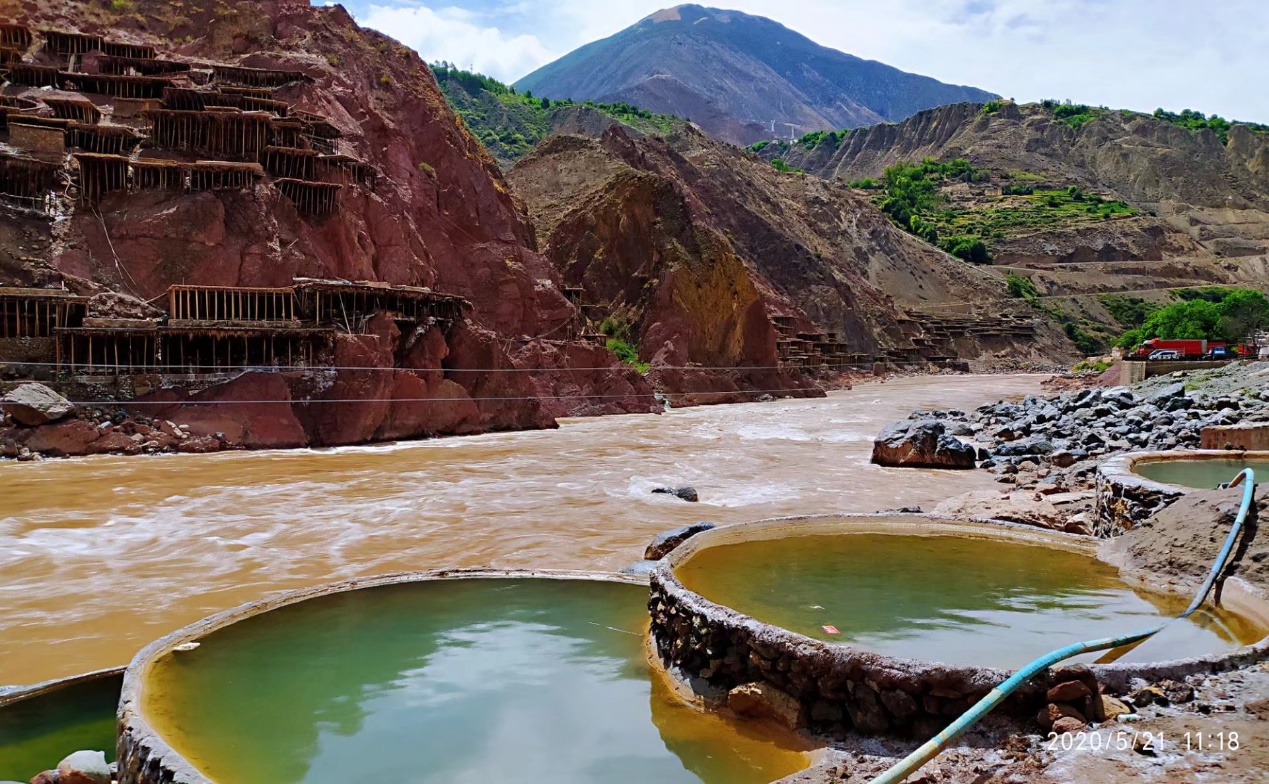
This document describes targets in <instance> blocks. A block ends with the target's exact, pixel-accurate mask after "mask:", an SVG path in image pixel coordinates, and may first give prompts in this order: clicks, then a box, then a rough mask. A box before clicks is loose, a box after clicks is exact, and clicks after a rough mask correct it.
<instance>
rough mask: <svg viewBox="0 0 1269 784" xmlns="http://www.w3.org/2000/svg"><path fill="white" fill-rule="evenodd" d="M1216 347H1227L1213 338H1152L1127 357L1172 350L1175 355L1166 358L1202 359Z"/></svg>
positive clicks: (1143, 357) (1137, 357) (1139, 357)
mask: <svg viewBox="0 0 1269 784" xmlns="http://www.w3.org/2000/svg"><path fill="white" fill-rule="evenodd" d="M1217 348H1224V349H1228V348H1229V346H1228V344H1226V343H1219V342H1217V341H1214V340H1162V339H1160V338H1154V339H1153V340H1147V341H1146V342H1145V343H1142V344H1141V345H1140V346H1138V347H1137V350H1136V351H1134V352H1132V354H1130V355H1129V357H1128V358H1129V359H1154V358H1155V357H1154V355H1155V354H1156V353H1158V352H1160V351H1172V352H1175V354H1176V356H1171V357H1167V359H1202V358H1203V357H1204V355H1206V354H1207V353H1208V352H1210V351H1214V350H1215V349H1217Z"/></svg>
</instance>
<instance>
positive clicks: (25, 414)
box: [0, 383, 75, 427]
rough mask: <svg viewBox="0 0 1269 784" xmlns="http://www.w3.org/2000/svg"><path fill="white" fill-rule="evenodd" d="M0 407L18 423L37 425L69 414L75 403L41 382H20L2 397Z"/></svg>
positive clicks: (54, 420) (28, 425)
mask: <svg viewBox="0 0 1269 784" xmlns="http://www.w3.org/2000/svg"><path fill="white" fill-rule="evenodd" d="M0 407H3V408H4V411H5V413H7V414H8V415H9V416H11V417H13V420H14V421H15V422H17V423H18V424H20V425H26V426H27V427H39V426H40V425H46V424H48V423H49V422H56V421H57V420H59V419H63V418H65V417H66V416H69V415H70V413H71V412H72V411H74V410H75V404H74V403H72V402H70V401H69V400H67V399H66V398H64V397H62V396H61V395H59V394H57V393H56V392H54V391H53V390H51V389H49V388H48V387H46V386H44V385H43V384H36V383H26V384H21V385H19V386H18V387H16V388H15V389H13V390H12V391H11V392H9V393H8V394H7V395H5V396H4V397H3V398H0Z"/></svg>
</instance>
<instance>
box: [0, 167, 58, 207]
mask: <svg viewBox="0 0 1269 784" xmlns="http://www.w3.org/2000/svg"><path fill="white" fill-rule="evenodd" d="M61 170H62V164H61V161H60V160H59V161H56V162H52V161H44V160H38V159H35V158H27V157H23V156H17V155H3V156H0V194H3V195H4V196H5V197H7V198H8V199H9V200H11V201H16V202H18V203H20V204H21V205H22V206H25V207H31V208H33V209H36V210H39V211H40V212H48V211H49V210H50V209H51V207H52V206H53V203H54V201H55V200H56V195H55V189H56V188H57V187H58V180H57V175H58V173H59V172H60V171H61Z"/></svg>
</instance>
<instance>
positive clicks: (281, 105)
mask: <svg viewBox="0 0 1269 784" xmlns="http://www.w3.org/2000/svg"><path fill="white" fill-rule="evenodd" d="M201 97H202V99H203V105H204V106H205V107H207V108H210V107H213V106H227V107H231V108H234V109H241V110H242V111H244V112H268V113H269V114H272V115H273V116H274V117H286V113H287V111H288V110H289V109H290V108H291V107H290V104H288V103H287V102H286V101H275V100H273V99H271V98H257V97H256V96H253V95H239V94H237V93H225V92H204V93H203V94H202V96H201Z"/></svg>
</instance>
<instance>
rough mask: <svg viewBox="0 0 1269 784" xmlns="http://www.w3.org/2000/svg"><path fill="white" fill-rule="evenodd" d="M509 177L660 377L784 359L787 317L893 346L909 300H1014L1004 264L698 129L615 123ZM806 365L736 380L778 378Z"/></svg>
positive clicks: (863, 348) (555, 148)
mask: <svg viewBox="0 0 1269 784" xmlns="http://www.w3.org/2000/svg"><path fill="white" fill-rule="evenodd" d="M508 177H509V179H510V180H511V182H512V184H513V185H514V187H515V189H516V192H517V193H518V194H519V195H521V196H522V197H523V198H524V199H525V201H526V202H527V204H528V206H529V210H530V214H531V215H532V217H533V219H534V223H535V226H536V229H537V232H538V236H539V240H540V242H541V243H542V250H543V253H544V254H545V255H546V256H547V258H549V259H550V260H551V262H552V263H553V264H554V265H555V266H556V267H557V268H558V269H559V270H560V272H561V273H562V275H563V277H564V281H565V285H567V286H577V287H580V288H581V289H582V290H583V291H584V300H585V301H586V302H587V303H593V304H595V305H596V306H597V308H598V310H599V313H600V314H601V315H604V316H608V317H611V318H614V319H618V320H625V321H627V322H628V323H629V324H630V325H631V327H632V328H633V331H632V334H633V336H634V337H635V338H636V339H637V341H638V343H639V354H640V357H641V358H642V359H643V360H644V361H647V362H650V363H652V365H653V376H654V378H656V379H657V380H658V382H659V383H661V384H664V385H667V386H668V387H670V388H673V389H678V388H681V387H680V386H679V385H689V377H690V378H700V377H703V376H704V375H705V374H695V375H693V374H691V373H687V374H685V373H683V372H681V371H674V370H667V371H658V368H659V367H661V366H678V367H681V366H684V365H690V364H693V363H696V364H700V365H704V366H712V367H728V366H730V367H737V366H742V367H764V368H765V367H775V366H776V365H777V364H778V362H779V359H780V357H779V356H778V352H777V339H778V334H777V330H776V328H775V326H774V325H773V320H775V319H777V318H780V317H787V318H790V319H793V320H794V321H795V322H796V327H795V330H796V331H797V332H829V333H838V334H840V335H841V337H842V339H843V340H844V341H845V343H846V344H848V346H849V349H850V351H851V352H854V353H857V354H859V355H867V356H870V357H872V356H885V355H887V353H889V352H902V351H904V350H905V349H906V350H909V351H912V350H913V349H914V344H913V343H912V341H911V337H913V336H914V334H915V333H914V332H912V331H911V330H910V329H909V330H907V331H905V329H904V327H903V324H904V323H905V322H907V314H906V309H909V308H921V307H924V306H930V305H946V304H949V303H956V302H960V303H966V302H971V301H978V300H981V299H984V298H997V299H1003V298H1004V295H1003V282H1002V281H1001V280H1000V278H999V276H997V275H995V274H994V273H992V272H990V271H985V270H978V269H975V268H972V267H970V266H969V265H966V264H963V263H961V262H959V261H956V260H954V259H952V258H951V257H949V256H947V255H946V254H944V253H942V252H941V251H938V250H936V249H934V248H932V247H930V246H928V245H925V244H924V243H921V242H920V241H918V240H916V239H915V238H913V237H911V236H909V235H907V234H905V233H903V232H900V231H898V230H897V229H895V228H894V227H893V226H892V225H891V224H890V222H889V221H888V220H886V219H885V218H884V216H882V215H881V214H880V213H879V212H878V211H877V210H876V209H875V208H874V207H873V206H872V205H871V204H870V203H869V202H868V201H867V200H866V199H864V198H862V197H861V196H858V195H856V194H855V193H853V192H852V191H851V190H850V189H848V188H846V187H844V186H840V185H836V184H831V183H828V182H824V181H822V180H819V179H817V178H814V177H806V176H800V175H793V174H786V173H782V172H779V171H777V170H776V169H774V168H773V167H771V166H770V165H769V164H767V163H765V162H764V161H762V160H761V159H759V158H758V157H756V156H754V155H751V154H749V153H745V152H742V151H740V150H737V149H735V148H732V147H729V146H727V145H723V144H719V143H716V142H712V141H710V140H709V139H707V138H705V137H704V136H703V135H702V134H701V133H700V132H699V131H696V130H695V129H693V128H691V127H689V126H684V127H683V128H682V129H681V130H680V131H679V132H678V133H676V134H675V135H674V136H673V137H672V138H670V139H668V140H667V139H661V138H654V137H642V138H637V139H633V138H631V137H630V136H629V135H628V134H627V133H626V132H625V131H624V130H623V129H621V128H620V127H617V126H613V127H611V128H609V129H608V130H607V131H605V132H604V133H603V135H602V136H601V137H600V138H585V137H581V136H556V137H552V138H550V139H548V140H547V141H545V142H544V143H543V144H542V145H541V146H539V148H538V149H537V150H535V151H534V152H533V153H532V154H530V155H529V156H527V157H526V158H524V159H522V160H521V161H520V162H519V163H517V164H516V166H515V167H514V168H513V169H512V170H511V171H510V172H509V174H508ZM985 292H988V293H986V294H985ZM1013 307H1015V306H1014V305H1013V304H1006V305H1005V306H1004V308H1005V309H1006V310H1008V309H1011V308H1013ZM1059 343H1060V341H1059ZM962 348H964V349H967V350H969V351H971V352H976V351H978V350H980V349H982V348H983V347H981V346H974V345H965V346H962ZM1010 348H1011V349H1012V351H1013V352H1014V354H1015V355H1016V356H1025V355H1026V353H1027V352H1028V351H1031V350H1036V351H1045V352H1053V353H1052V354H1051V356H1061V355H1062V352H1063V351H1064V349H1063V348H1062V347H1061V346H1060V345H1058V344H1055V343H1046V342H1045V341H1041V342H1040V344H1037V346H1014V347H1010ZM975 356H976V354H975ZM736 375H737V374H730V375H729V376H727V378H735V376H736ZM741 375H743V374H741ZM799 375H800V373H799V371H798V370H796V369H782V370H780V371H779V372H775V373H770V374H768V375H767V376H766V377H764V378H761V379H757V378H753V377H752V376H751V377H747V378H743V379H742V383H745V384H750V385H755V386H754V388H756V389H762V388H764V387H765V385H771V384H775V385H780V386H778V387H774V388H779V389H783V388H786V386H787V385H791V384H793V383H797V379H798V377H799ZM719 382H720V379H719V378H717V377H715V378H713V379H711V383H714V384H718V383H719ZM757 384H762V385H764V386H756V385H757ZM708 388H709V384H706V383H701V384H699V385H698V386H697V387H696V389H697V391H702V392H704V391H707V389H708ZM765 388H772V387H765Z"/></svg>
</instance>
